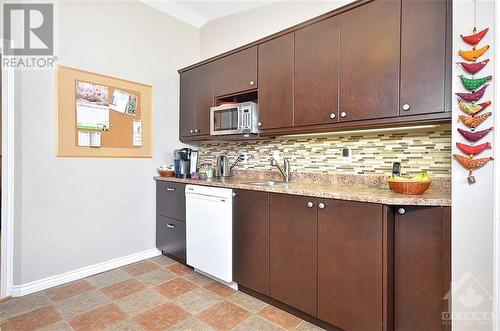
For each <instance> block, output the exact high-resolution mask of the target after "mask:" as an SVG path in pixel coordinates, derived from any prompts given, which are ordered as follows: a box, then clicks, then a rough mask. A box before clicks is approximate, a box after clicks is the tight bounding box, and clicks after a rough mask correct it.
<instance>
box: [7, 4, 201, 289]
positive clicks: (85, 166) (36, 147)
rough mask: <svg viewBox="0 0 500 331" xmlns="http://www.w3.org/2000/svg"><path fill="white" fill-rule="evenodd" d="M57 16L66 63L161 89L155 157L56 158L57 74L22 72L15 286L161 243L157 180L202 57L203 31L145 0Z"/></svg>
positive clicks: (80, 7) (81, 7)
mask: <svg viewBox="0 0 500 331" xmlns="http://www.w3.org/2000/svg"><path fill="white" fill-rule="evenodd" d="M55 15H56V22H57V23H58V31H57V33H56V41H57V49H56V53H57V56H58V58H59V61H58V62H59V63H60V64H64V65H69V66H74V67H78V68H81V69H84V70H90V71H95V72H99V73H103V74H107V75H112V76H117V77H120V78H124V79H128V80H132V81H138V82H142V83H146V84H151V85H152V86H153V105H154V107H153V115H154V119H153V159H92V158H82V159H71V158H56V157H55V155H56V141H55V134H56V128H55V124H56V120H55V89H54V87H55V86H54V84H55V79H54V78H55V73H54V72H53V71H25V72H23V73H22V77H21V82H20V85H21V86H20V90H18V91H19V92H20V95H21V99H22V101H21V107H20V109H19V110H20V111H21V114H20V117H21V118H20V120H21V121H20V123H21V124H20V125H21V128H20V132H21V139H20V141H19V143H20V149H19V151H20V153H21V160H20V161H21V162H20V163H18V164H21V167H22V174H21V177H22V178H19V179H20V180H22V182H21V184H20V182H19V181H18V185H21V191H20V194H21V203H22V206H21V213H20V214H19V215H17V218H16V238H15V239H16V241H15V245H16V246H15V263H16V265H15V274H14V285H20V284H26V283H28V282H31V281H35V280H40V279H43V278H46V277H49V276H53V275H57V274H61V273H64V272H68V271H72V270H75V269H78V268H81V267H85V266H88V265H92V264H96V263H100V262H103V261H107V260H110V259H113V258H118V257H123V256H126V255H129V254H132V253H137V252H141V251H144V250H149V249H153V248H154V247H155V241H154V237H155V228H154V227H155V185H154V181H153V179H152V176H153V175H155V165H156V164H160V163H165V162H171V159H172V151H173V149H174V148H176V147H178V146H180V145H181V144H180V142H179V141H178V107H179V97H178V95H179V91H178V90H179V86H178V85H179V80H178V74H177V69H179V68H181V67H183V66H186V65H188V64H190V63H193V62H196V61H197V60H198V54H199V30H198V29H195V28H194V27H192V26H189V25H187V24H185V23H182V22H180V21H178V20H176V19H174V18H172V17H170V16H168V15H166V14H163V13H161V12H159V11H157V10H155V9H153V8H150V7H148V6H147V5H144V4H142V3H140V2H138V1H129V2H115V1H81V2H74V1H63V2H60V3H58V6H56V13H55ZM18 201H19V200H18Z"/></svg>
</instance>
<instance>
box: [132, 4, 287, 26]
mask: <svg viewBox="0 0 500 331" xmlns="http://www.w3.org/2000/svg"><path fill="white" fill-rule="evenodd" d="M142 1H143V2H144V3H146V4H147V5H149V6H151V7H153V8H156V9H158V10H160V11H162V12H164V13H166V14H168V15H170V16H173V17H175V18H177V19H179V20H181V21H184V22H186V23H188V24H191V25H193V26H195V27H197V28H200V27H202V26H203V25H205V24H206V23H207V22H208V21H210V20H213V19H214V18H218V17H222V16H227V15H231V14H235V13H238V12H242V11H245V10H249V9H253V8H256V7H260V6H265V5H268V4H270V3H274V2H278V1H270V0H255V1H234V0H233V1H230V0H229V1H228V0H226V1H190V0H185V1H170V0H163V1H162V0H142Z"/></svg>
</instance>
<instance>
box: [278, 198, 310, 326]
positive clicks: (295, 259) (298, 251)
mask: <svg viewBox="0 0 500 331" xmlns="http://www.w3.org/2000/svg"><path fill="white" fill-rule="evenodd" d="M316 205H317V202H316V198H308V197H301V196H293V195H286V194H271V195H270V212H269V221H270V232H269V237H270V254H269V256H270V257H269V263H270V268H269V269H270V277H269V278H270V282H269V283H270V284H269V292H270V297H272V298H273V299H276V300H278V301H281V302H283V303H286V304H287V305H290V306H292V307H294V308H297V309H299V310H301V311H303V312H305V313H308V314H309V315H312V316H316V315H317V307H316V306H317V305H316V303H317V270H318V250H317V244H316V243H317V239H318V222H317V221H318V212H317V208H316Z"/></svg>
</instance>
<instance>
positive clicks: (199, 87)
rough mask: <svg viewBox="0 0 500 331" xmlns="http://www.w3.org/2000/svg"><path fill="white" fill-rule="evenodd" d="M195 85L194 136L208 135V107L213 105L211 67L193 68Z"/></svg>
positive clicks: (208, 65)
mask: <svg viewBox="0 0 500 331" xmlns="http://www.w3.org/2000/svg"><path fill="white" fill-rule="evenodd" d="M194 70H196V71H197V83H196V127H195V133H196V135H208V134H210V107H212V106H213V105H214V91H213V65H212V64H211V63H208V64H205V65H203V66H201V67H198V68H195V69H194Z"/></svg>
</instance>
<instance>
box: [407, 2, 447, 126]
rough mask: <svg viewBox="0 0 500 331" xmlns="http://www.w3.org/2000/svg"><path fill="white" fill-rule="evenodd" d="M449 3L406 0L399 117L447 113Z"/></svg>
mask: <svg viewBox="0 0 500 331" xmlns="http://www.w3.org/2000/svg"><path fill="white" fill-rule="evenodd" d="M447 6H448V3H447V0H422V1H414V0H403V1H402V7H401V19H402V24H401V93H400V95H401V98H400V106H401V108H400V115H401V116H408V115H418V114H427V113H439V112H444V111H445V98H447V97H448V96H446V93H448V94H449V95H451V91H447V89H446V88H445V87H446V86H448V85H447V82H446V80H447V79H448V78H447V77H446V75H447V73H449V71H448V70H446V68H447V66H451V61H450V63H446V60H447V56H446V55H447V49H446V45H447V42H446V39H447V37H446V36H447V19H451V18H450V17H448V18H447Z"/></svg>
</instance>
